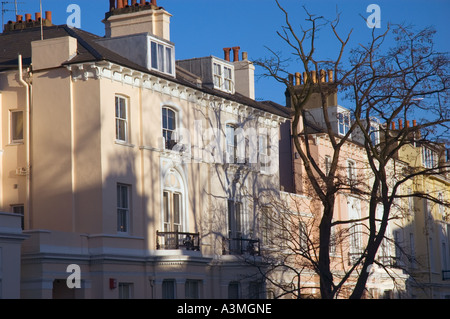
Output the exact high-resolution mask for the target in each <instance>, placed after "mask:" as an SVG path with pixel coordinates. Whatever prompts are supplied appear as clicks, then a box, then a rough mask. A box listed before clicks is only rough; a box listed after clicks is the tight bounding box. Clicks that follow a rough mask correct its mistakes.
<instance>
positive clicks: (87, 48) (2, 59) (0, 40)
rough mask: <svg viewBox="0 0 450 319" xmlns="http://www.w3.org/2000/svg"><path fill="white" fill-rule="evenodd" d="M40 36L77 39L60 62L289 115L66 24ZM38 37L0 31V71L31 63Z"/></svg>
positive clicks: (34, 33) (47, 29)
mask: <svg viewBox="0 0 450 319" xmlns="http://www.w3.org/2000/svg"><path fill="white" fill-rule="evenodd" d="M43 34H44V39H51V38H59V37H65V36H71V37H73V38H75V39H77V41H78V52H77V55H76V56H75V57H74V58H72V59H71V60H69V61H66V62H64V63H63V65H70V64H76V63H85V62H98V61H109V62H112V63H115V64H118V65H121V66H124V67H128V68H130V69H134V70H137V71H141V72H144V73H148V74H152V75H155V76H158V77H161V78H164V79H167V80H170V81H174V82H177V83H179V84H181V85H185V86H188V87H191V88H194V89H197V90H200V91H203V92H204V93H208V94H212V95H215V96H218V97H221V98H224V99H227V100H231V101H234V102H237V103H241V104H245V105H248V106H250V107H253V108H256V109H259V110H262V111H265V112H269V113H272V114H275V115H278V116H280V117H283V118H289V117H290V115H289V114H290V111H289V109H288V108H287V107H284V106H281V105H279V104H276V103H274V102H271V101H264V102H259V101H255V100H253V99H250V98H248V97H246V96H244V95H242V94H239V93H235V94H227V93H224V92H221V91H218V90H214V89H211V88H208V87H205V86H201V85H200V81H199V78H198V77H196V76H195V75H193V74H192V73H190V72H188V71H187V70H184V69H182V68H181V67H179V66H177V67H176V68H177V72H176V78H175V79H174V78H173V77H171V76H169V75H166V74H162V73H159V72H157V71H151V70H148V69H147V68H145V67H143V66H141V65H138V64H136V63H134V62H133V61H130V60H128V59H127V58H126V57H124V56H121V55H119V54H117V53H115V52H113V51H111V50H109V49H107V48H105V47H103V46H102V45H100V44H99V43H97V40H99V39H102V37H100V36H97V35H95V34H92V33H89V32H86V31H83V30H80V29H76V28H71V27H68V26H67V25H59V26H50V27H44V28H43ZM40 39H41V29H40V28H39V27H37V28H27V29H23V30H15V31H11V32H5V33H2V34H0V72H2V71H6V70H11V69H16V68H17V65H18V55H19V54H21V55H22V59H23V65H24V66H30V65H31V42H33V41H38V40H40Z"/></svg>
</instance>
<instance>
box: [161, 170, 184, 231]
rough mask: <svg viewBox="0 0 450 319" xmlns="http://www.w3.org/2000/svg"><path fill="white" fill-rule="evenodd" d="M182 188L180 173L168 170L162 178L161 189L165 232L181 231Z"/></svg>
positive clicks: (182, 216)
mask: <svg viewBox="0 0 450 319" xmlns="http://www.w3.org/2000/svg"><path fill="white" fill-rule="evenodd" d="M183 200H184V188H183V181H182V179H181V176H180V174H179V173H178V172H177V171H175V170H170V171H169V173H168V174H167V176H166V178H165V179H164V191H163V216H162V217H163V224H164V231H165V232H183V231H184V229H185V221H184V210H185V207H184V202H183Z"/></svg>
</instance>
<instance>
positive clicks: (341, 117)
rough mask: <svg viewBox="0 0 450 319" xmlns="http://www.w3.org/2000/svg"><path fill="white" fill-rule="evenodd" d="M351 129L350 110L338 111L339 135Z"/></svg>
mask: <svg viewBox="0 0 450 319" xmlns="http://www.w3.org/2000/svg"><path fill="white" fill-rule="evenodd" d="M349 129H350V112H339V113H338V130H339V135H345V134H347V132H348V131H349Z"/></svg>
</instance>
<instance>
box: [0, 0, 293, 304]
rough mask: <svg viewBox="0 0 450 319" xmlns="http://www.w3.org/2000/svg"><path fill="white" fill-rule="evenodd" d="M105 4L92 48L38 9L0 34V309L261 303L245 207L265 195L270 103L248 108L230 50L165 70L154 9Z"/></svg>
mask: <svg viewBox="0 0 450 319" xmlns="http://www.w3.org/2000/svg"><path fill="white" fill-rule="evenodd" d="M107 5H108V3H107V1H105V7H106V6H107ZM109 8H110V10H108V11H107V13H106V15H105V18H104V20H103V22H104V24H105V35H106V36H105V37H101V36H97V35H94V34H90V33H88V32H85V31H83V30H79V29H76V28H70V27H68V26H66V25H53V24H52V18H51V12H47V13H46V16H45V18H44V17H40V15H38V14H36V17H35V19H33V18H32V17H31V15H29V14H27V15H26V17H25V19H23V17H21V16H18V17H17V20H16V21H15V22H9V23H8V24H7V25H5V30H4V32H3V34H1V35H0V48H1V50H0V106H1V114H0V115H1V127H2V129H1V132H0V139H1V151H2V153H1V156H0V207H1V210H2V211H4V212H5V213H2V214H3V215H0V218H2V220H3V219H5V220H6V219H7V220H8V223H9V224H6V223H5V222H4V221H2V225H10V226H9V227H6V226H5V227H4V229H3V231H2V232H1V234H0V239H2V240H1V241H0V247H2V248H3V249H0V262H3V264H5V256H6V255H7V254H9V251H12V252H13V253H11V254H9V255H8V256H13V257H14V258H8V264H9V265H14V266H11V267H10V268H8V271H9V273H10V274H12V276H8V273H7V271H6V268H5V267H3V272H2V273H0V282H3V283H4V284H3V288H4V287H5V284H7V285H8V289H11V287H12V286H13V283H10V282H9V281H8V280H11V278H12V279H13V280H15V281H16V285H15V286H16V287H19V286H20V289H16V291H15V293H14V295H13V296H11V297H14V298H16V297H19V296H20V297H22V298H119V297H120V298H132V297H134V298H228V297H232V298H260V297H266V295H265V286H264V281H263V279H262V278H261V277H260V276H259V272H258V271H257V269H256V268H255V267H253V266H250V265H249V264H248V263H246V262H245V261H244V258H243V257H246V258H248V257H251V258H253V259H254V260H255V261H258V258H259V253H260V250H259V249H260V247H261V232H260V228H261V227H260V218H259V211H260V207H261V206H263V205H264V204H265V201H266V200H267V198H272V197H273V196H278V194H279V176H278V148H277V145H278V144H277V142H278V132H279V126H280V124H281V123H282V122H284V121H285V120H286V119H287V118H288V113H287V112H286V108H283V107H281V106H279V105H277V104H275V103H272V102H256V101H255V97H254V66H253V63H252V62H251V61H249V60H248V59H247V55H246V54H245V53H243V54H242V58H241V52H240V51H239V50H240V48H239V47H233V48H225V50H224V57H223V58H218V57H214V56H207V57H205V58H202V59H192V60H183V61H177V60H176V44H174V43H173V42H171V41H170V20H171V15H170V13H169V12H168V11H166V10H165V9H164V8H163V7H161V6H158V5H157V4H156V1H152V2H151V3H149V2H145V1H140V2H139V3H138V2H137V1H131V3H129V2H128V1H122V0H118V1H110V2H109ZM41 24H42V32H41ZM232 60H233V61H232ZM274 141H276V142H274ZM255 154H258V155H255ZM274 168H275V169H274ZM21 229H23V231H21ZM7 236H9V238H13V239H14V242H11V241H9V246H8V247H6V244H5V243H4V242H5V238H6V237H7ZM19 244H21V247H22V249H21V254H17V247H20V245H19ZM2 256H3V258H2ZM20 260H21V261H20ZM69 266H70V267H75V268H70V267H69ZM68 267H69V268H68ZM76 267H79V270H80V272H79V274H80V278H79V279H80V282H79V288H78V289H70V288H69V287H68V284H67V278H68V276H69V275H70V274H71V272H70V271H71V270H69V272H68V269H77V268H76ZM0 269H1V267H0ZM19 269H20V274H19ZM19 280H20V283H19V282H18V281H19ZM7 281H8V282H7ZM75 284H76V282H75ZM4 290H5V289H4ZM4 296H5V295H4Z"/></svg>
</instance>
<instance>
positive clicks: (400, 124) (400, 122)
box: [398, 119, 403, 130]
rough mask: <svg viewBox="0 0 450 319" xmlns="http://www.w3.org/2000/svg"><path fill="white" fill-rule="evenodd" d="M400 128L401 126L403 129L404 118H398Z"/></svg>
mask: <svg viewBox="0 0 450 319" xmlns="http://www.w3.org/2000/svg"><path fill="white" fill-rule="evenodd" d="M398 128H399V130H401V129H403V120H402V119H399V120H398Z"/></svg>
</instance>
